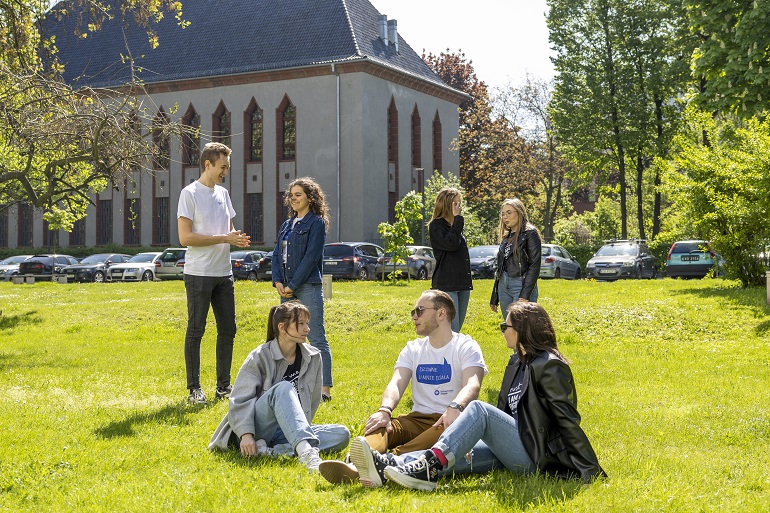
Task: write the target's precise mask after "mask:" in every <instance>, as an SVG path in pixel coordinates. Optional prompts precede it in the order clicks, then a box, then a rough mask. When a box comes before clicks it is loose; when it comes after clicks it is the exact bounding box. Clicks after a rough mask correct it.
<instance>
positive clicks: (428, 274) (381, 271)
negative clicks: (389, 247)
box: [377, 246, 436, 280]
mask: <svg viewBox="0 0 770 513" xmlns="http://www.w3.org/2000/svg"><path fill="white" fill-rule="evenodd" d="M406 249H407V250H408V251H409V256H408V257H406V262H404V263H400V264H398V265H394V264H393V263H392V262H391V261H390V260H391V256H392V255H391V254H390V253H385V256H384V257H382V258H381V259H380V262H379V263H378V265H377V276H379V277H384V275H387V274H389V273H392V272H394V271H395V272H397V273H401V274H404V275H405V274H406V273H407V272H409V276H410V277H412V278H414V279H417V280H428V279H430V278H432V277H433V271H435V270H436V258H435V257H434V256H433V249H432V248H431V247H429V246H407V247H406Z"/></svg>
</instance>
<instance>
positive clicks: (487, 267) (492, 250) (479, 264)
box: [468, 246, 500, 278]
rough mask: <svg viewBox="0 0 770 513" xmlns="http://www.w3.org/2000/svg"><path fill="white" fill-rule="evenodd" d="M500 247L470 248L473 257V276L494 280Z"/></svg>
mask: <svg viewBox="0 0 770 513" xmlns="http://www.w3.org/2000/svg"><path fill="white" fill-rule="evenodd" d="M498 249H500V246H473V247H472V248H468V254H469V255H470V257H471V276H472V277H474V278H494V277H495V261H496V260H497V250H498Z"/></svg>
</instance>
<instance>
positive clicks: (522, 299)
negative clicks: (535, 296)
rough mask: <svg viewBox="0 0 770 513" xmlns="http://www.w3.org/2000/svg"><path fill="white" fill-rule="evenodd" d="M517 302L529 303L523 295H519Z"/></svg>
mask: <svg viewBox="0 0 770 513" xmlns="http://www.w3.org/2000/svg"><path fill="white" fill-rule="evenodd" d="M517 303H529V299H527V298H525V297H520V298H519V300H518V301H517Z"/></svg>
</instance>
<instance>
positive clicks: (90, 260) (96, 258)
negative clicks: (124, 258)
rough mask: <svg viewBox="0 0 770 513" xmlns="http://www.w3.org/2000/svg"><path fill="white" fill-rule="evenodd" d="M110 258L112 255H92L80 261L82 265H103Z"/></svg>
mask: <svg viewBox="0 0 770 513" xmlns="http://www.w3.org/2000/svg"><path fill="white" fill-rule="evenodd" d="M109 257H110V255H107V254H100V255H91V256H87V257H85V258H84V259H83V260H81V261H80V263H81V264H101V263H102V262H104V261H105V260H107V259H108V258H109Z"/></svg>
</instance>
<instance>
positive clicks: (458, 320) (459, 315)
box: [444, 290, 471, 333]
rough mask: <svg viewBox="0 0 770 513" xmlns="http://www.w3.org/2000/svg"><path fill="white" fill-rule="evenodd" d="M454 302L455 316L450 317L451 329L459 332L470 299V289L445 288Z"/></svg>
mask: <svg viewBox="0 0 770 513" xmlns="http://www.w3.org/2000/svg"><path fill="white" fill-rule="evenodd" d="M444 292H446V293H447V294H449V297H451V298H452V301H454V304H455V318H454V319H452V331H454V332H455V333H460V330H461V329H462V328H463V322H465V313H466V312H467V311H468V302H469V301H470V299H471V291H470V290H452V291H449V290H445V291H444Z"/></svg>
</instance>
